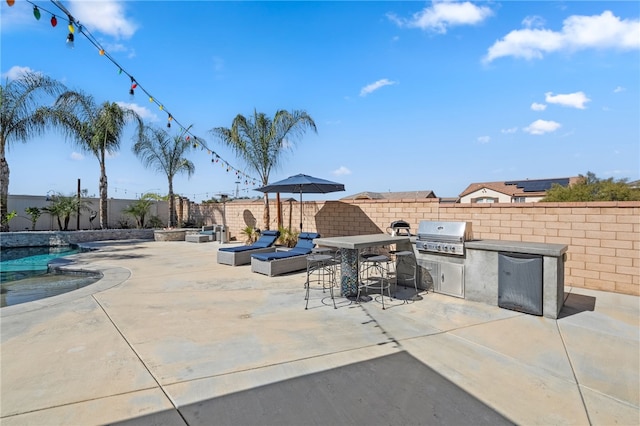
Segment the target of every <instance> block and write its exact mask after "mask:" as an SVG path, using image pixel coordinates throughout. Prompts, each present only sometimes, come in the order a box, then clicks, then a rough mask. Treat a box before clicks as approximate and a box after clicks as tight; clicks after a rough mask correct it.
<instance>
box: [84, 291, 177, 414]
mask: <svg viewBox="0 0 640 426" xmlns="http://www.w3.org/2000/svg"><path fill="white" fill-rule="evenodd" d="M91 297H92V298H93V300H95V301H96V303H97V304H98V306H100V309H102V311H103V312H104V314H105V315H106V316H107V318H108V319H109V321H110V322H111V324H112V325H113V327H114V328H115V329H116V331H117V332H118V334H120V336H121V337H122V339H123V340H124V341H125V342H126V344H127V346H129V349H131V351H133V353H134V354H135V355H136V358H138V361H140V363H141V364H142V365H143V366H144V369H145V370H147V372H148V373H149V375H150V376H151V378H152V379H153V381H154V382H156V385H158V388H159V389H160V391H161V392H162V393H163V395H164V396H165V398H167V400H168V401H169V402H170V403H171V405H172V406H173V408H174V409H175V410H176V411H177V412H178V415H179V416H180V418H181V419H182V420H183V421H184V423H185V424H187V425H188V424H189V422H188V421H187V419H185V418H184V416H183V415H182V413H181V412H180V410H178V407H177V406H176V404H175V402H174V401H173V399H171V397H170V396H169V394H168V393H167V391H166V390H165V389H164V387H163V386H162V384H161V383H160V382H159V381H158V379H157V378H156V376H155V375H154V374H153V372H151V370H150V369H149V367H148V366H147V364H146V363H145V362H144V360H143V359H142V357H141V356H140V354H139V353H138V351H136V350H135V348H134V347H133V346H132V345H131V343H129V340H127V338H126V337H125V335H124V334H123V333H122V331H121V330H120V328H119V327H118V325H117V324H116V323H115V322H114V321H113V319H112V318H111V315H109V313H108V312H107V310H106V309H105V308H104V306H102V304H101V303H100V301H99V300H98V299H97V298H96V297H95V295H93V294H92V295H91Z"/></svg>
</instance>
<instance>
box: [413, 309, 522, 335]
mask: <svg viewBox="0 0 640 426" xmlns="http://www.w3.org/2000/svg"><path fill="white" fill-rule="evenodd" d="M524 315H525V314H516V315H514V316H512V317H508V318H496V319H492V320H488V321H481V322H477V323H474V324H468V325H461V326H460V327H455V328H450V329H447V330H441V329H439V328H435V327H434V330H438V331H437V332H435V333H429V334H422V335H420V336H413V337H407V338H405V339H402V340H412V339H420V338H423V337H429V336H437V335H439V334H447V333H451V332H452V331H458V330H464V329H465V328H469V327H476V326H478V325H484V324H491V323H494V322H499V321H508V320H510V319H513V318H519V317H522V316H524ZM465 340H466V339H465Z"/></svg>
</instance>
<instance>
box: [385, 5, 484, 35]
mask: <svg viewBox="0 0 640 426" xmlns="http://www.w3.org/2000/svg"><path fill="white" fill-rule="evenodd" d="M491 15H493V11H492V10H491V9H490V8H488V7H486V6H476V5H475V4H473V3H471V2H468V1H467V2H464V3H462V2H449V1H433V2H432V4H431V6H430V7H426V8H424V9H423V10H421V11H420V12H417V13H414V14H413V16H412V17H411V18H410V19H404V18H399V17H397V16H396V15H394V14H388V15H387V17H388V18H389V19H391V20H392V21H393V22H395V23H396V24H397V25H398V26H401V27H408V28H420V29H422V30H431V31H435V32H436V33H439V34H445V33H446V32H447V29H448V28H449V27H454V26H460V25H476V24H479V23H481V22H482V21H484V20H485V19H487V18H488V17H490V16H491Z"/></svg>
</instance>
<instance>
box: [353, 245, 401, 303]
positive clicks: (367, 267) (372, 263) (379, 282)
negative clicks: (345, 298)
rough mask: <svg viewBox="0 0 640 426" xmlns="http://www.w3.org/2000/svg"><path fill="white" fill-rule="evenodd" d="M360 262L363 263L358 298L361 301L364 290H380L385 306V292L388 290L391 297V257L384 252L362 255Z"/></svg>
mask: <svg viewBox="0 0 640 426" xmlns="http://www.w3.org/2000/svg"><path fill="white" fill-rule="evenodd" d="M360 262H361V264H362V268H361V277H362V279H361V280H360V282H359V284H358V295H357V297H356V300H357V301H358V302H360V293H361V292H362V290H364V291H367V292H368V291H369V290H374V291H380V298H381V302H382V309H383V310H384V309H385V306H384V292H385V290H386V291H387V295H388V296H389V299H391V300H393V298H392V297H391V280H390V275H389V266H390V263H391V258H390V257H389V256H386V255H384V254H377V255H368V256H361V258H360Z"/></svg>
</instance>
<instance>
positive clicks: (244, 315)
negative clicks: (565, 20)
mask: <svg viewBox="0 0 640 426" xmlns="http://www.w3.org/2000/svg"><path fill="white" fill-rule="evenodd" d="M249 318H251V314H242V315H240V319H249Z"/></svg>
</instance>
